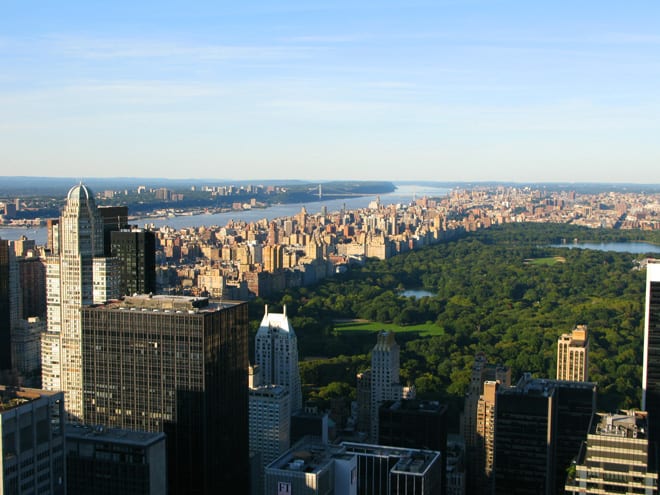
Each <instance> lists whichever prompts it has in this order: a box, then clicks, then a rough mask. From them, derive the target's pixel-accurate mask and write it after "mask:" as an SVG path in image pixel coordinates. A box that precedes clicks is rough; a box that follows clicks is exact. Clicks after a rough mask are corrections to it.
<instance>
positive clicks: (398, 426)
mask: <svg viewBox="0 0 660 495" xmlns="http://www.w3.org/2000/svg"><path fill="white" fill-rule="evenodd" d="M378 444H379V445H391V446H393V447H408V448H413V449H425V450H435V451H438V452H440V455H441V458H442V459H443V460H446V459H447V406H446V405H445V404H441V403H440V402H438V401H428V400H417V399H409V400H407V399H401V400H397V401H385V402H383V404H382V405H381V406H380V408H379V411H378ZM440 464H441V472H442V476H441V483H440V485H441V489H442V493H445V492H446V485H447V482H446V469H445V468H446V466H445V464H446V463H445V462H441V463H440Z"/></svg>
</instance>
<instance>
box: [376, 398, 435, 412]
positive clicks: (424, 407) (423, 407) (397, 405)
mask: <svg viewBox="0 0 660 495" xmlns="http://www.w3.org/2000/svg"><path fill="white" fill-rule="evenodd" d="M381 407H383V408H386V409H389V410H390V411H417V412H423V413H424V412H426V413H441V412H443V411H445V410H446V409H447V406H446V405H445V404H441V403H440V402H438V401H436V400H418V399H401V400H395V401H385V402H383V405H382V406H381Z"/></svg>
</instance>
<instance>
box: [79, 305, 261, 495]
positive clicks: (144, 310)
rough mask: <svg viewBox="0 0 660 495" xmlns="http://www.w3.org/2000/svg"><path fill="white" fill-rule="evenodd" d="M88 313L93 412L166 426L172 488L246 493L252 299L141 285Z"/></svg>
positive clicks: (136, 424) (135, 426)
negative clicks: (138, 291) (165, 292)
mask: <svg viewBox="0 0 660 495" xmlns="http://www.w3.org/2000/svg"><path fill="white" fill-rule="evenodd" d="M82 313H83V315H82V318H83V323H82V328H83V375H84V407H85V418H86V421H87V422H88V423H90V424H100V425H104V426H108V427H118V428H125V429H131V430H145V431H163V432H164V433H165V434H166V436H167V458H168V476H169V480H168V485H169V488H170V490H169V493H171V494H177V495H179V494H217V493H225V492H226V490H227V487H232V488H233V489H234V492H233V493H247V491H248V486H249V467H248V316H247V304H246V303H238V302H222V303H216V302H210V301H209V299H208V298H197V297H182V296H174V297H172V296H153V297H151V296H146V295H141V296H135V297H126V298H124V300H123V301H121V302H112V303H108V304H104V305H98V306H91V307H85V308H83V310H82Z"/></svg>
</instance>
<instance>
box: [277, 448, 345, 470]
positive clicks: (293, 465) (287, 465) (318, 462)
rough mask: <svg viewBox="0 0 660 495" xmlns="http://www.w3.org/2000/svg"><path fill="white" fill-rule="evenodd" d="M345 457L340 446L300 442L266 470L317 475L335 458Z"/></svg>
mask: <svg viewBox="0 0 660 495" xmlns="http://www.w3.org/2000/svg"><path fill="white" fill-rule="evenodd" d="M345 455H347V454H346V449H345V448H344V447H343V446H341V445H332V444H324V443H321V442H320V441H316V440H311V441H301V442H298V444H297V445H296V446H295V448H293V449H291V450H289V451H288V452H286V453H285V454H283V455H282V456H280V457H279V458H277V459H275V460H274V461H273V462H272V463H271V464H270V465H269V466H268V468H269V469H279V470H282V471H299V472H303V473H317V472H320V471H323V470H324V469H325V468H326V467H327V466H328V464H329V463H331V462H332V461H333V459H334V458H336V456H345ZM339 458H342V459H343V458H345V457H339ZM349 458H350V457H349Z"/></svg>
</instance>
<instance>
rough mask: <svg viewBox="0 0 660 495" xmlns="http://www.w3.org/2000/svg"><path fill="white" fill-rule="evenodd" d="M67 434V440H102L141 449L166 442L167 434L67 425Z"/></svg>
mask: <svg viewBox="0 0 660 495" xmlns="http://www.w3.org/2000/svg"><path fill="white" fill-rule="evenodd" d="M65 432H66V437H67V439H72V440H78V441H81V440H82V441H85V440H91V441H95V442H96V441H99V440H101V439H102V440H103V441H104V442H108V443H114V444H125V445H133V446H135V445H139V446H141V447H148V446H150V445H152V444H154V443H158V442H160V441H163V440H165V433H163V432H148V431H136V430H124V429H121V428H107V427H105V426H91V425H76V424H67V425H66V430H65Z"/></svg>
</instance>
